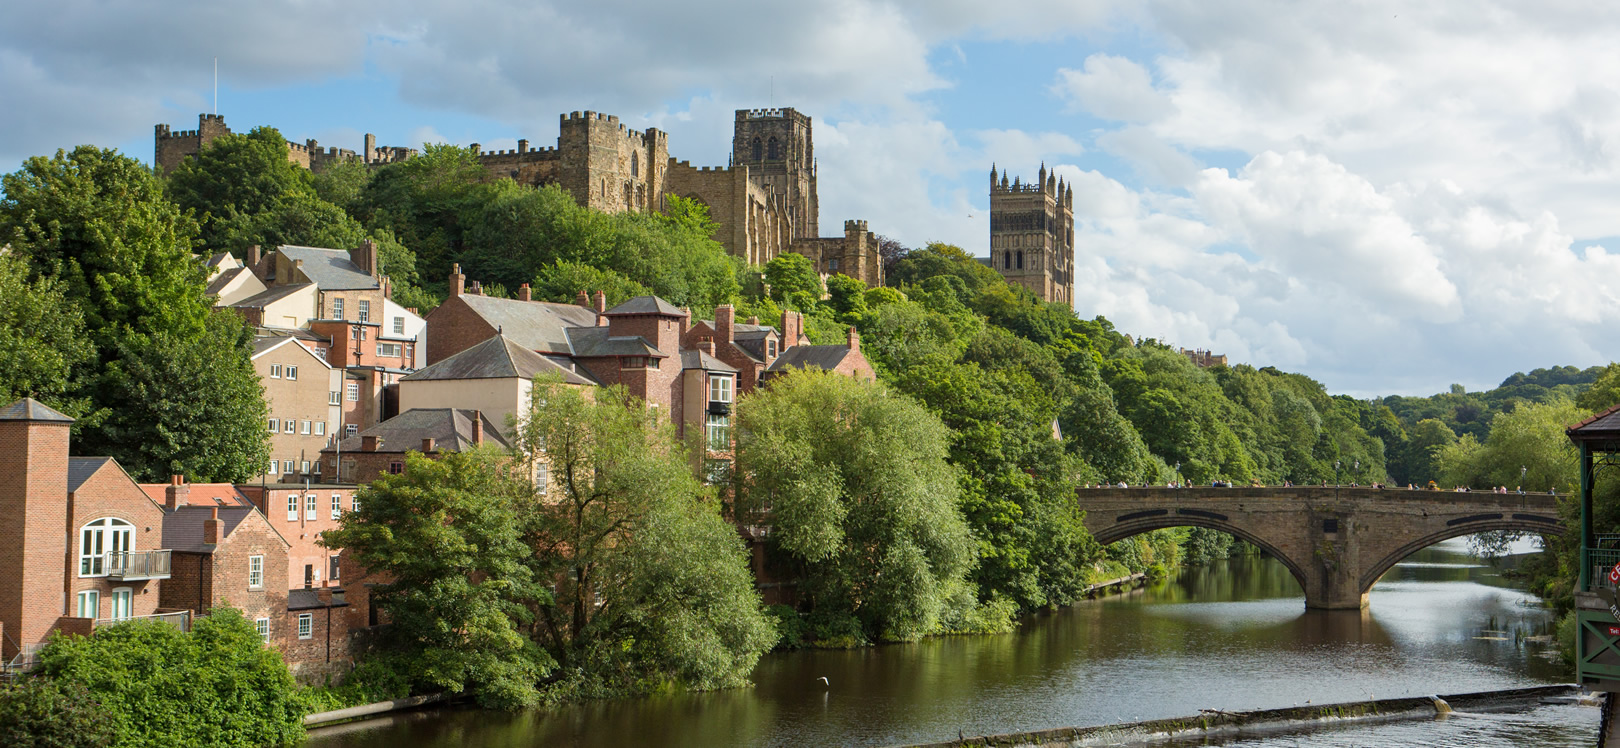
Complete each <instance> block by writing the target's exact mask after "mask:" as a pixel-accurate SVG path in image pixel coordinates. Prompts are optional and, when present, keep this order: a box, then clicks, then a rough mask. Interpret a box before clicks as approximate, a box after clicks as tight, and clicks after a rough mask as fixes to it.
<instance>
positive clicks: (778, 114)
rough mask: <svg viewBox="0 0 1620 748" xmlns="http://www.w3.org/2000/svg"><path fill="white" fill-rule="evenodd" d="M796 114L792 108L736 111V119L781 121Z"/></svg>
mask: <svg viewBox="0 0 1620 748" xmlns="http://www.w3.org/2000/svg"><path fill="white" fill-rule="evenodd" d="M796 114H798V112H797V111H795V110H794V109H793V108H792V107H780V108H777V109H738V110H737V119H740V120H743V119H782V118H785V117H792V116H794V115H796Z"/></svg>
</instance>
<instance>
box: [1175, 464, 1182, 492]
mask: <svg viewBox="0 0 1620 748" xmlns="http://www.w3.org/2000/svg"><path fill="white" fill-rule="evenodd" d="M1176 488H1181V460H1176Z"/></svg>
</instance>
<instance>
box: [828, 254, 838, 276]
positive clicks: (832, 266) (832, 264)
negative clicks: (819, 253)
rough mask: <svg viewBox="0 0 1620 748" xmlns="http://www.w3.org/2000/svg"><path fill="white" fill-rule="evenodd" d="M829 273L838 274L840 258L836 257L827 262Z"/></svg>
mask: <svg viewBox="0 0 1620 748" xmlns="http://www.w3.org/2000/svg"><path fill="white" fill-rule="evenodd" d="M827 272H829V273H836V272H838V258H837V257H834V258H832V259H831V260H828V261H827Z"/></svg>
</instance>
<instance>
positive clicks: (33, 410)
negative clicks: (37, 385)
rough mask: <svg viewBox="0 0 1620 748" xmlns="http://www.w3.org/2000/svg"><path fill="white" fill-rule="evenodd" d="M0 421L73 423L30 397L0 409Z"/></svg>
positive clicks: (65, 416)
mask: <svg viewBox="0 0 1620 748" xmlns="http://www.w3.org/2000/svg"><path fill="white" fill-rule="evenodd" d="M0 421H53V422H57V423H73V419H72V418H70V417H69V416H67V415H64V414H63V413H61V412H60V411H58V410H56V409H55V408H52V407H50V406H48V405H46V404H44V403H42V402H40V401H38V400H35V399H34V398H31V397H25V398H23V399H21V400H18V401H16V402H14V403H12V404H10V405H7V406H5V407H3V408H0Z"/></svg>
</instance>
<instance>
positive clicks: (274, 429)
mask: <svg viewBox="0 0 1620 748" xmlns="http://www.w3.org/2000/svg"><path fill="white" fill-rule="evenodd" d="M270 433H272V434H279V433H281V419H280V418H272V419H270Z"/></svg>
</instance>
